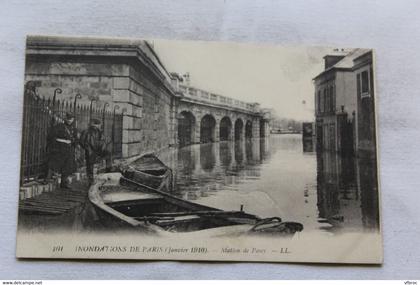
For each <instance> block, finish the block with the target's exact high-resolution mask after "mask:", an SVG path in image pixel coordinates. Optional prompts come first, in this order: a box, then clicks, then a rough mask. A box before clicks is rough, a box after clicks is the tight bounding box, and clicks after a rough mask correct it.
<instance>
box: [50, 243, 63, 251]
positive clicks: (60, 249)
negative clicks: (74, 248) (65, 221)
mask: <svg viewBox="0 0 420 285" xmlns="http://www.w3.org/2000/svg"><path fill="white" fill-rule="evenodd" d="M52 251H53V252H61V251H63V246H62V245H56V246H54V247H53V250H52Z"/></svg>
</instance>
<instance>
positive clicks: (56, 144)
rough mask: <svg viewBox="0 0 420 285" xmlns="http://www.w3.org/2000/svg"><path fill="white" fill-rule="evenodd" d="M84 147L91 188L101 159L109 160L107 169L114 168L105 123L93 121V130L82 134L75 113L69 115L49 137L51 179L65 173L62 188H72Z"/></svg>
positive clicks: (48, 171)
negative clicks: (71, 180) (79, 151)
mask: <svg viewBox="0 0 420 285" xmlns="http://www.w3.org/2000/svg"><path fill="white" fill-rule="evenodd" d="M78 145H80V146H81V147H82V149H83V150H84V154H85V162H86V174H87V178H88V182H89V185H90V184H92V183H93V181H94V176H93V168H94V165H95V163H96V162H97V160H98V159H105V160H106V167H107V168H110V167H111V155H110V151H109V150H108V149H107V148H108V143H107V142H106V140H105V137H104V134H103V131H102V127H101V121H100V120H98V119H95V118H93V119H91V120H90V123H89V127H88V128H87V129H86V130H83V131H82V132H80V133H79V132H78V130H77V129H76V127H75V117H74V114H72V113H70V112H68V113H66V115H65V118H64V120H63V122H57V123H55V124H54V125H53V126H52V127H51V128H50V131H49V132H48V136H47V174H46V177H47V180H48V179H51V177H52V174H53V173H54V172H57V173H60V174H61V183H60V187H61V188H63V189H69V188H71V187H70V185H69V181H68V178H69V176H70V175H72V174H73V173H74V172H75V171H76V169H77V163H76V158H75V150H76V147H77V146H78Z"/></svg>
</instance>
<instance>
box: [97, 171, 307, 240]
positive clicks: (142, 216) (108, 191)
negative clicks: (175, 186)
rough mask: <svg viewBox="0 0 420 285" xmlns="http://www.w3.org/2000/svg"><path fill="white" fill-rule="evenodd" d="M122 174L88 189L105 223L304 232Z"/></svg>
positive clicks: (148, 228)
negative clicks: (163, 189)
mask: <svg viewBox="0 0 420 285" xmlns="http://www.w3.org/2000/svg"><path fill="white" fill-rule="evenodd" d="M163 187H164V183H162V184H161V185H160V187H159V188H158V189H155V188H152V187H150V186H147V185H144V184H141V183H139V182H137V181H134V180H131V179H129V178H126V177H124V176H122V175H121V174H120V173H105V174H99V175H98V177H97V183H95V184H93V185H92V186H91V188H90V189H89V199H90V201H91V202H92V204H93V205H94V207H95V209H96V212H97V214H98V215H99V217H100V218H101V219H102V220H103V221H104V222H105V223H106V225H110V226H111V224H114V225H116V224H117V225H120V226H128V227H129V228H137V229H139V230H141V231H142V232H151V233H155V234H161V235H166V234H172V233H187V232H188V233H190V232H197V231H208V232H207V233H209V235H210V236H215V235H223V234H228V233H229V234H245V233H247V234H253V233H272V234H280V235H290V234H294V233H295V232H297V231H302V230H303V226H302V225H301V224H299V223H295V222H282V221H281V219H280V218H269V219H261V218H259V217H257V216H255V215H252V214H248V213H245V212H244V211H242V210H239V211H223V210H220V209H216V208H212V207H207V206H204V205H200V204H197V203H193V202H190V201H186V200H184V199H181V198H178V197H175V196H173V195H170V194H168V193H166V192H164V191H162V188H163Z"/></svg>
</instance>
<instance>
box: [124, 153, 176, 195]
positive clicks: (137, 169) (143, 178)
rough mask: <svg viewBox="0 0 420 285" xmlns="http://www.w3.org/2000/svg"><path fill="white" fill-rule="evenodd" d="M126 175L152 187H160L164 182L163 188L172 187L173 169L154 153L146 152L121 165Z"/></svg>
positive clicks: (169, 188) (168, 188)
mask: <svg viewBox="0 0 420 285" xmlns="http://www.w3.org/2000/svg"><path fill="white" fill-rule="evenodd" d="M120 171H121V173H122V174H123V175H124V177H127V178H129V179H131V180H134V181H137V182H140V183H142V184H144V185H146V186H149V187H152V188H155V189H157V188H159V187H160V186H161V185H162V184H163V188H162V189H163V190H168V191H169V190H171V188H172V184H171V182H172V170H171V169H170V168H169V167H167V166H166V165H165V164H164V163H163V162H162V161H160V159H159V158H157V157H156V156H155V155H154V154H146V155H143V156H142V157H140V158H138V159H136V160H134V161H132V162H130V164H128V165H126V166H125V167H121V169H120Z"/></svg>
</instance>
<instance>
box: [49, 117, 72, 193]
mask: <svg viewBox="0 0 420 285" xmlns="http://www.w3.org/2000/svg"><path fill="white" fill-rule="evenodd" d="M73 122H74V115H73V114H72V113H70V112H68V113H66V116H65V118H64V122H59V123H57V124H56V125H54V126H53V127H52V129H51V132H50V133H49V134H48V138H47V141H48V156H49V157H48V178H50V176H51V172H52V171H56V172H58V173H60V174H61V183H60V187H61V188H63V189H70V186H69V183H68V180H67V178H68V177H69V176H70V175H71V174H72V173H73V172H74V171H75V170H76V162H75V158H74V149H75V146H76V141H77V131H76V129H75V128H74V125H73Z"/></svg>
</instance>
